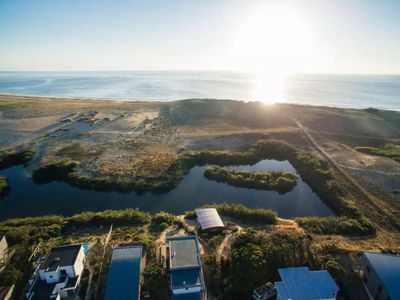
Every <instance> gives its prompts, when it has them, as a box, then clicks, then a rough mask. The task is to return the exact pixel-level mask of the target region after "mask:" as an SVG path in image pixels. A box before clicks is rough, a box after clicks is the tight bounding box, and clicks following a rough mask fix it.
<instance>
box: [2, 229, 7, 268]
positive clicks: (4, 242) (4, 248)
mask: <svg viewBox="0 0 400 300" xmlns="http://www.w3.org/2000/svg"><path fill="white" fill-rule="evenodd" d="M7 259H8V244H7V240H6V237H5V236H4V235H0V271H1V270H2V269H3V268H4V267H5V265H6V262H7Z"/></svg>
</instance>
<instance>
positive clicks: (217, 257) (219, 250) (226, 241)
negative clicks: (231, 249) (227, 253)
mask: <svg viewBox="0 0 400 300" xmlns="http://www.w3.org/2000/svg"><path fill="white" fill-rule="evenodd" d="M237 227H238V231H237V233H240V232H241V231H242V227H240V226H237ZM232 238H233V233H232V232H230V233H228V234H227V235H226V236H225V237H224V239H223V240H222V242H221V244H220V245H219V246H218V248H217V250H216V251H215V261H216V263H217V265H219V264H220V263H221V257H222V255H223V254H224V250H225V248H226V247H228V246H230V243H231V241H232Z"/></svg>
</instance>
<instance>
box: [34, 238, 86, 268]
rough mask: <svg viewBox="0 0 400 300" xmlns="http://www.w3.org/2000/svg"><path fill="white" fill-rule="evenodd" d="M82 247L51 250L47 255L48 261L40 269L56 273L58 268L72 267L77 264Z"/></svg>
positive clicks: (54, 248) (66, 246) (61, 247)
mask: <svg viewBox="0 0 400 300" xmlns="http://www.w3.org/2000/svg"><path fill="white" fill-rule="evenodd" d="M81 248H82V245H81V244H78V245H65V246H58V247H53V248H51V250H50V252H49V254H47V257H46V260H45V261H44V263H43V264H42V265H41V267H40V269H41V270H45V271H46V272H47V271H55V270H57V268H58V267H64V266H72V265H73V264H75V261H76V257H77V256H78V253H79V251H80V250H81Z"/></svg>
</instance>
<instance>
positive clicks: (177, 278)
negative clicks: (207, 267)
mask: <svg viewBox="0 0 400 300" xmlns="http://www.w3.org/2000/svg"><path fill="white" fill-rule="evenodd" d="M201 284H202V282H201V269H200V268H193V269H178V270H173V272H171V286H172V287H173V288H178V287H185V288H186V287H190V286H200V285H201Z"/></svg>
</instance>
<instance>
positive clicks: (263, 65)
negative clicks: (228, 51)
mask: <svg viewBox="0 0 400 300" xmlns="http://www.w3.org/2000/svg"><path fill="white" fill-rule="evenodd" d="M312 38H313V36H312V33H311V31H310V27H309V26H308V24H307V22H306V20H305V18H304V17H302V16H301V14H300V13H299V12H297V11H295V10H294V9H293V8H291V7H289V6H265V7H262V8H260V9H259V10H257V11H255V12H253V13H252V14H250V15H249V16H248V17H247V19H246V20H245V21H244V22H243V24H242V25H241V26H240V28H239V31H238V34H237V39H236V44H235V47H234V59H235V64H236V65H237V66H238V68H239V69H242V70H246V71H248V72H251V73H253V74H254V75H255V78H256V79H255V83H254V99H255V100H259V101H263V102H265V103H275V102H282V101H285V95H284V80H285V76H286V75H287V74H289V73H292V72H300V71H302V70H304V69H307V64H309V63H311V61H312V60H313V56H315V51H313V47H312Z"/></svg>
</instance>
